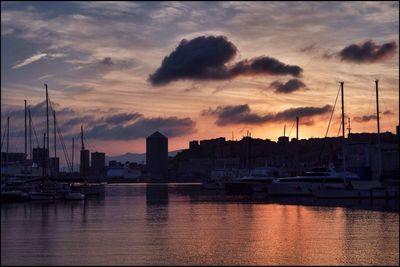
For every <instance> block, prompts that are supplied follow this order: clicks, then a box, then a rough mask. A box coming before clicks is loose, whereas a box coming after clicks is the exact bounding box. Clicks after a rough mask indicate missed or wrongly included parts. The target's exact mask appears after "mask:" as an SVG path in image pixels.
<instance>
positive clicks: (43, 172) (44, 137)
mask: <svg viewBox="0 0 400 267" xmlns="http://www.w3.org/2000/svg"><path fill="white" fill-rule="evenodd" d="M46 167H47V166H46V133H43V168H42V169H43V171H42V174H43V177H47V170H46Z"/></svg>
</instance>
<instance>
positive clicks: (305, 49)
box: [300, 44, 317, 53]
mask: <svg viewBox="0 0 400 267" xmlns="http://www.w3.org/2000/svg"><path fill="white" fill-rule="evenodd" d="M316 48H317V45H316V44H311V45H308V46H305V47H302V48H300V52H303V53H308V52H312V51H315V49H316Z"/></svg>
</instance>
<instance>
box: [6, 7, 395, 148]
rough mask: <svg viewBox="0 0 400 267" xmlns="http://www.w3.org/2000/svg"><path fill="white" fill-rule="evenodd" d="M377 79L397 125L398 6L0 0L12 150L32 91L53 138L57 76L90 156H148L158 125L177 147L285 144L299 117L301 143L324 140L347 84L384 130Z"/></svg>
mask: <svg viewBox="0 0 400 267" xmlns="http://www.w3.org/2000/svg"><path fill="white" fill-rule="evenodd" d="M376 79H378V80H379V85H380V110H381V116H382V117H381V131H391V132H395V127H396V125H398V124H399V3H398V2H52V3H50V2H23V3H17V2H7V1H5V2H3V1H2V2H1V137H3V132H4V129H5V124H6V117H7V116H10V118H11V126H10V137H11V146H10V150H11V151H13V152H16V151H19V152H23V150H24V143H23V134H24V123H23V121H24V116H23V109H24V99H26V100H27V101H28V105H29V106H31V109H32V116H33V122H34V127H35V130H36V132H37V135H38V139H39V141H40V144H42V136H43V132H44V129H45V113H44V112H45V106H44V103H43V101H44V100H45V89H44V85H43V84H44V83H47V84H48V88H49V95H50V99H51V101H52V106H53V108H54V110H55V111H56V114H57V121H58V124H59V125H60V127H61V129H62V132H63V136H64V140H65V144H66V146H67V147H68V148H70V146H71V139H72V136H75V137H78V136H79V130H80V124H81V123H83V125H84V129H85V137H86V139H87V143H86V144H87V147H88V148H89V149H90V150H91V151H94V150H96V151H101V152H106V154H107V155H119V154H124V153H127V152H134V153H143V152H145V137H146V136H148V135H150V134H151V133H152V132H154V131H156V130H159V131H160V132H162V133H164V134H165V135H166V136H168V137H169V150H170V151H172V150H177V149H183V148H187V147H188V143H189V141H191V140H201V139H210V138H217V137H221V136H223V137H225V138H226V139H231V138H232V133H233V136H234V139H241V138H242V137H243V136H244V135H246V132H247V131H250V132H251V136H252V137H254V138H262V139H266V138H268V139H271V140H277V139H278V137H279V136H281V135H283V128H284V125H286V135H288V134H289V132H290V137H294V136H295V127H293V128H292V126H293V124H294V121H295V117H296V116H300V138H301V139H304V138H310V137H323V136H324V135H325V131H326V129H327V125H328V121H329V117H330V114H331V110H332V107H333V105H334V103H335V98H336V95H337V92H338V89H339V82H340V81H343V82H344V93H345V113H346V117H348V118H350V119H351V131H352V132H375V131H376V117H375V116H374V114H376V104H375V80H376ZM340 108H341V106H340V98H339V99H338V104H337V106H336V108H335V113H334V120H333V123H332V126H331V129H330V131H329V136H337V135H338V131H339V124H340ZM51 125H52V120H51ZM346 127H348V126H347V119H346ZM51 129H52V128H51ZM51 132H52V130H51ZM51 138H52V135H51ZM50 143H51V144H52V139H51V140H50ZM34 144H35V146H36V141H34ZM50 149H51V150H52V149H53V148H52V146H51V147H50ZM59 150H60V151H61V148H59ZM3 151H4V149H3ZM59 153H60V152H59Z"/></svg>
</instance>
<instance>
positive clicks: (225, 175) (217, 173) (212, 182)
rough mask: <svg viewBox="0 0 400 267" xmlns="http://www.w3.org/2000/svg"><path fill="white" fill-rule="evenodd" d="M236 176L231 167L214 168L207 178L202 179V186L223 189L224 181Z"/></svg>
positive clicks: (210, 188) (208, 188) (209, 188)
mask: <svg viewBox="0 0 400 267" xmlns="http://www.w3.org/2000/svg"><path fill="white" fill-rule="evenodd" d="M235 177H236V171H235V170H233V169H232V170H231V169H215V170H212V171H211V173H210V177H209V179H208V180H205V181H203V183H202V187H203V188H204V189H207V190H223V189H224V183H225V181H228V180H231V179H233V178H235Z"/></svg>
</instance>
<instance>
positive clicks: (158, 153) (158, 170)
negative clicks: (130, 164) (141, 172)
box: [146, 131, 168, 180]
mask: <svg viewBox="0 0 400 267" xmlns="http://www.w3.org/2000/svg"><path fill="white" fill-rule="evenodd" d="M146 168H147V171H148V172H150V174H151V177H152V179H154V180H157V179H163V178H166V177H167V174H168V138H167V137H166V136H164V135H163V134H161V133H160V132H158V131H157V132H155V133H153V134H152V135H150V136H149V137H147V138H146Z"/></svg>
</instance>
